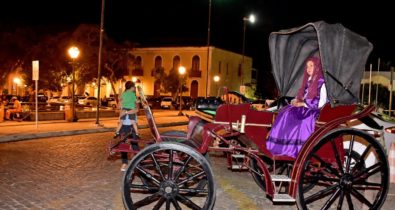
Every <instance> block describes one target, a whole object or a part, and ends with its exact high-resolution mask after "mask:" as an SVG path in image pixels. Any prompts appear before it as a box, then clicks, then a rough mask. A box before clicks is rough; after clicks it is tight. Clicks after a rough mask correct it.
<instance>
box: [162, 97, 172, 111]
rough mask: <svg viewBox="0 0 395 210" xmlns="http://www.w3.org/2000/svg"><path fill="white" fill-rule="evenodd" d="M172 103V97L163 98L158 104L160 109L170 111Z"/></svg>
mask: <svg viewBox="0 0 395 210" xmlns="http://www.w3.org/2000/svg"><path fill="white" fill-rule="evenodd" d="M172 102H173V98H172V97H164V98H162V101H161V102H160V108H162V109H170V107H171V104H172Z"/></svg>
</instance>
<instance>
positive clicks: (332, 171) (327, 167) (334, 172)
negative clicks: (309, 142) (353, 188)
mask: <svg viewBox="0 0 395 210" xmlns="http://www.w3.org/2000/svg"><path fill="white" fill-rule="evenodd" d="M313 157H314V158H315V159H317V160H318V161H320V162H321V165H322V166H324V167H325V169H327V170H328V172H331V173H332V174H334V175H335V176H337V177H339V178H340V175H339V173H338V172H337V170H336V169H334V168H333V167H332V166H331V164H330V163H327V162H325V161H324V160H323V159H321V158H320V157H319V156H317V155H316V154H313Z"/></svg>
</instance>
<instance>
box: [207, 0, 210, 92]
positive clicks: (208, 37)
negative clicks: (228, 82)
mask: <svg viewBox="0 0 395 210" xmlns="http://www.w3.org/2000/svg"><path fill="white" fill-rule="evenodd" d="M210 28H211V0H209V1H208V23H207V68H206V69H207V72H206V98H207V95H208V67H209V65H208V64H209V57H210V35H211V34H210V33H211V31H210Z"/></svg>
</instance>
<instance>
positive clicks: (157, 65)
mask: <svg viewBox="0 0 395 210" xmlns="http://www.w3.org/2000/svg"><path fill="white" fill-rule="evenodd" d="M160 67H162V57H160V56H156V57H155V69H158V68H160Z"/></svg>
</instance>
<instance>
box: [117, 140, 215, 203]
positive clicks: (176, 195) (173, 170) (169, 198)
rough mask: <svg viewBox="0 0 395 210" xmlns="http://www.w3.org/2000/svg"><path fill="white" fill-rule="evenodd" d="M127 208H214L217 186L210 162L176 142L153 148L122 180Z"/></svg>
mask: <svg viewBox="0 0 395 210" xmlns="http://www.w3.org/2000/svg"><path fill="white" fill-rule="evenodd" d="M122 196H123V203H124V205H125V207H126V209H212V208H213V206H214V202H215V187H214V179H213V174H212V170H211V168H210V165H209V164H208V162H207V160H206V159H205V158H204V157H203V156H202V155H201V154H200V153H198V152H197V151H196V150H194V149H192V148H191V147H189V146H187V145H183V144H180V143H177V142H161V143H157V144H153V145H150V146H148V147H146V148H145V149H144V150H142V151H141V152H140V153H138V154H137V155H136V156H135V157H134V158H133V160H132V161H131V163H130V165H129V166H128V168H127V170H126V173H125V175H124V177H123V195H122Z"/></svg>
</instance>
